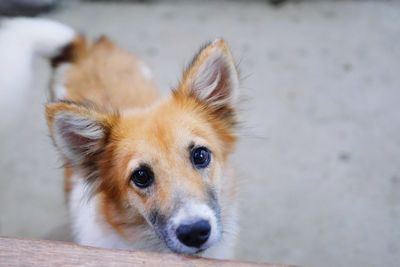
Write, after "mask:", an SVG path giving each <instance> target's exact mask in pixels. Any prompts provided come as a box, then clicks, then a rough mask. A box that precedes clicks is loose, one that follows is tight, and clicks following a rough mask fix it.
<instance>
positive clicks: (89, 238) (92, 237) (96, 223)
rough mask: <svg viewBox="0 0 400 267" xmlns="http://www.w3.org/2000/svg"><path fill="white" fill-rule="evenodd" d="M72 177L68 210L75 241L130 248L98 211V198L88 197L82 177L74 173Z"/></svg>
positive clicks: (87, 244)
mask: <svg viewBox="0 0 400 267" xmlns="http://www.w3.org/2000/svg"><path fill="white" fill-rule="evenodd" d="M72 179H73V188H72V191H71V195H70V199H69V211H70V218H71V223H72V231H73V234H74V238H75V241H76V242H77V243H78V244H81V245H86V246H96V247H102V248H118V249H129V248H132V247H131V246H129V245H128V244H127V243H126V242H125V241H124V240H123V239H122V238H121V237H120V236H119V235H118V234H117V233H116V232H115V231H114V230H113V229H111V226H109V225H107V223H106V222H105V221H104V219H103V218H102V216H101V213H100V212H99V210H100V208H99V199H98V197H97V196H93V197H92V198H89V197H88V196H89V192H88V190H87V187H86V185H85V183H84V181H83V178H82V177H80V176H78V175H75V176H73V177H72Z"/></svg>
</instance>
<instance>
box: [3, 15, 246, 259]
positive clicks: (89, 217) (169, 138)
mask: <svg viewBox="0 0 400 267" xmlns="http://www.w3.org/2000/svg"><path fill="white" fill-rule="evenodd" d="M1 32H2V33H3V36H4V33H6V34H5V36H6V37H7V36H12V40H13V41H14V42H15V43H16V44H17V43H19V44H20V45H21V46H22V45H23V46H24V47H25V50H24V54H21V55H23V56H24V57H29V58H31V57H32V56H33V55H40V56H44V57H46V58H48V59H49V62H50V64H51V66H52V77H51V82H50V95H51V97H50V98H51V99H50V100H49V102H48V103H47V104H46V118H47V123H48V128H49V131H50V135H51V138H52V140H53V142H54V145H55V147H56V149H57V150H58V151H59V154H60V156H61V158H62V161H63V163H64V177H65V192H66V199H67V202H68V209H69V215H70V220H71V228H72V231H73V235H74V239H75V241H76V242H77V243H78V244H82V245H89V246H96V247H104V248H116V249H130V250H145V251H156V252H171V251H172V252H174V253H179V254H189V255H200V256H204V257H211V258H222V259H227V258H232V257H233V250H234V245H235V240H236V235H237V231H238V222H237V219H238V216H237V205H238V204H237V194H238V193H237V180H236V178H235V175H234V170H233V168H232V165H231V164H230V155H231V154H232V153H233V151H234V149H235V144H236V143H237V139H238V135H237V128H238V108H237V106H238V91H239V74H238V71H237V67H236V64H235V61H234V58H233V56H232V54H231V52H230V49H229V47H228V45H227V43H226V42H225V41H224V40H222V39H217V40H215V41H213V42H210V43H208V44H207V45H205V46H204V47H202V48H201V49H200V51H199V52H198V53H197V54H196V55H195V56H194V58H193V60H192V62H191V63H190V64H189V66H188V67H187V68H186V70H185V71H184V72H183V76H182V79H181V81H180V82H179V84H178V85H177V86H176V87H175V88H173V89H172V92H171V94H170V96H168V97H166V98H161V97H160V96H159V94H158V91H157V89H156V87H155V85H154V83H153V80H152V77H151V71H150V69H149V67H148V66H147V65H146V64H145V63H144V62H143V61H142V60H140V59H139V58H138V57H136V56H134V55H132V54H130V53H128V52H126V51H124V50H122V49H120V48H119V47H117V46H116V45H115V44H114V43H113V42H112V41H110V40H109V39H108V38H107V37H101V38H99V39H98V40H95V41H91V40H88V39H87V38H86V37H85V36H84V35H82V34H79V33H77V32H76V31H75V30H73V29H72V28H70V27H69V26H66V25H64V24H61V23H58V22H55V21H51V20H46V19H32V18H14V19H9V20H6V21H4V22H3V23H2V26H1ZM0 34H1V33H0ZM7 34H8V35H7ZM16 47H17V46H16ZM28 54H29V55H28ZM29 60H30V59H26V61H27V62H28V61H29ZM25 65H26V64H25ZM21 78H23V77H21Z"/></svg>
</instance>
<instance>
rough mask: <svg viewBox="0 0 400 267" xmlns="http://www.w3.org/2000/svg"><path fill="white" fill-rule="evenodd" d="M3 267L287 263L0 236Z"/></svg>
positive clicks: (272, 266)
mask: <svg viewBox="0 0 400 267" xmlns="http://www.w3.org/2000/svg"><path fill="white" fill-rule="evenodd" d="M0 266H32V267H35V266H41V267H46V266H56V267H61V266H93V267H94V266H96V267H101V266H115V267H117V266H118V267H124V266H150V267H152V266H154V267H162V266H199V267H205V266H222V267H224V266H226V267H227V266H237V267H254V266H264V267H285V266H287V265H279V264H266V263H251V262H239V261H225V260H223V261H222V260H212V259H206V258H200V257H189V256H182V255H176V254H161V253H150V252H141V251H126V250H112V249H100V248H94V247H86V246H79V245H76V244H72V243H65V242H55V241H45V240H27V239H14V238H2V237H0Z"/></svg>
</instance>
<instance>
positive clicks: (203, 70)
mask: <svg viewBox="0 0 400 267" xmlns="http://www.w3.org/2000/svg"><path fill="white" fill-rule="evenodd" d="M238 87H239V75H238V72H237V70H236V66H235V62H234V59H233V57H232V54H231V52H230V50H229V47H228V45H227V44H226V43H225V41H224V40H222V39H217V40H215V41H214V42H212V43H210V44H208V45H207V46H205V47H204V48H203V49H201V50H200V52H199V53H198V54H197V55H196V56H195V57H194V59H193V61H192V63H191V64H190V66H189V67H188V68H187V69H186V71H185V72H184V75H183V79H182V82H181V84H180V86H179V88H178V89H177V91H176V92H175V93H176V95H185V96H190V97H194V98H195V99H196V100H197V101H198V102H200V103H202V104H204V105H205V106H206V107H207V108H209V109H211V110H214V111H221V110H224V109H226V108H228V109H231V108H233V107H234V106H235V104H236V101H237V95H238V89H239V88H238Z"/></svg>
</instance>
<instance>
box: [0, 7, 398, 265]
mask: <svg viewBox="0 0 400 267" xmlns="http://www.w3.org/2000/svg"><path fill="white" fill-rule="evenodd" d="M244 2H245V1H243V2H229V3H228V2H205V3H202V4H200V1H199V2H192V1H191V2H190V3H186V2H179V3H174V2H172V3H171V2H155V3H149V4H143V3H142V4H140V3H136V4H132V3H126V2H124V3H114V4H110V3H107V2H101V3H94V2H93V3H92V2H84V3H83V4H81V5H78V4H77V3H76V2H74V3H71V4H68V5H66V6H65V7H64V8H63V9H61V10H59V11H58V12H56V13H53V14H51V15H50V17H52V18H54V19H57V20H60V21H63V22H66V23H68V24H70V25H73V26H74V27H76V28H77V29H80V30H82V31H84V32H87V33H88V34H89V35H90V36H97V35H99V34H107V35H109V36H111V37H112V38H113V39H114V40H115V41H116V42H117V43H119V44H120V45H121V46H122V47H124V48H126V49H128V50H129V51H132V52H134V53H136V54H138V55H140V56H142V57H143V58H144V59H145V60H146V61H147V62H148V63H149V64H150V65H151V66H152V68H153V70H154V74H155V77H156V81H157V84H158V85H159V86H160V88H161V89H162V91H163V93H164V94H166V93H167V92H168V89H169V88H170V87H171V86H173V85H175V84H176V82H177V80H178V78H179V75H180V72H181V70H182V68H183V66H184V65H185V63H187V62H188V61H189V60H190V58H191V57H192V55H193V53H194V52H195V51H196V50H197V49H198V47H199V46H200V45H201V44H202V43H204V42H205V41H207V40H211V39H213V38H215V37H220V36H222V37H224V38H226V39H227V40H228V41H229V42H230V44H231V46H232V49H233V52H234V54H235V55H236V57H237V58H238V59H239V61H240V68H241V70H242V75H243V77H244V79H243V87H242V94H243V96H244V98H245V99H246V101H244V102H243V104H242V109H243V113H242V114H243V117H242V118H243V121H244V127H243V129H242V139H241V143H240V145H239V148H238V150H237V153H236V155H235V158H234V160H235V162H236V163H237V166H238V168H239V173H240V176H241V178H242V180H243V182H242V201H241V203H242V205H241V225H242V227H241V233H240V238H239V240H240V242H239V244H238V247H237V258H239V259H246V260H256V261H268V262H280V263H291V264H298V265H303V266H398V265H399V264H400V106H399V103H400V45H399V44H400V3H399V2H395V1H392V2H389V1H375V2H374V1H372V2H371V1H366V2H361V1H354V2H347V1H346V2H344V1H337V2H336V1H324V2H301V3H290V4H287V5H285V6H282V7H280V8H276V9H275V8H272V7H270V6H268V5H267V4H265V3H263V2H250V1H249V2H247V3H244ZM35 68H36V69H37V72H36V73H37V75H36V79H35V83H34V85H33V86H32V90H31V91H30V95H29V98H28V99H26V100H21V101H27V103H28V104H27V105H26V106H25V107H24V110H22V112H23V116H21V117H20V118H18V119H16V120H15V123H14V125H12V126H11V127H9V128H7V129H2V128H1V124H0V133H1V139H0V142H1V143H0V147H1V149H0V168H1V170H2V173H1V176H0V235H6V236H19V237H31V238H53V239H54V238H55V239H62V238H63V237H62V233H63V231H64V230H62V228H63V227H62V226H63V225H65V223H66V214H65V207H64V203H63V193H62V186H61V184H62V175H61V170H60V169H59V168H58V167H59V166H60V161H59V160H57V154H56V153H55V150H54V149H53V147H52V145H51V142H50V139H49V138H48V135H47V129H46V125H45V121H44V116H43V105H44V103H45V101H46V93H45V88H46V86H47V82H48V76H49V69H48V67H47V65H46V64H45V63H44V62H38V63H36V65H35ZM0 75H5V74H0ZM2 116H8V114H6V115H4V114H3V115H2ZM3 128H4V127H3Z"/></svg>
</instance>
